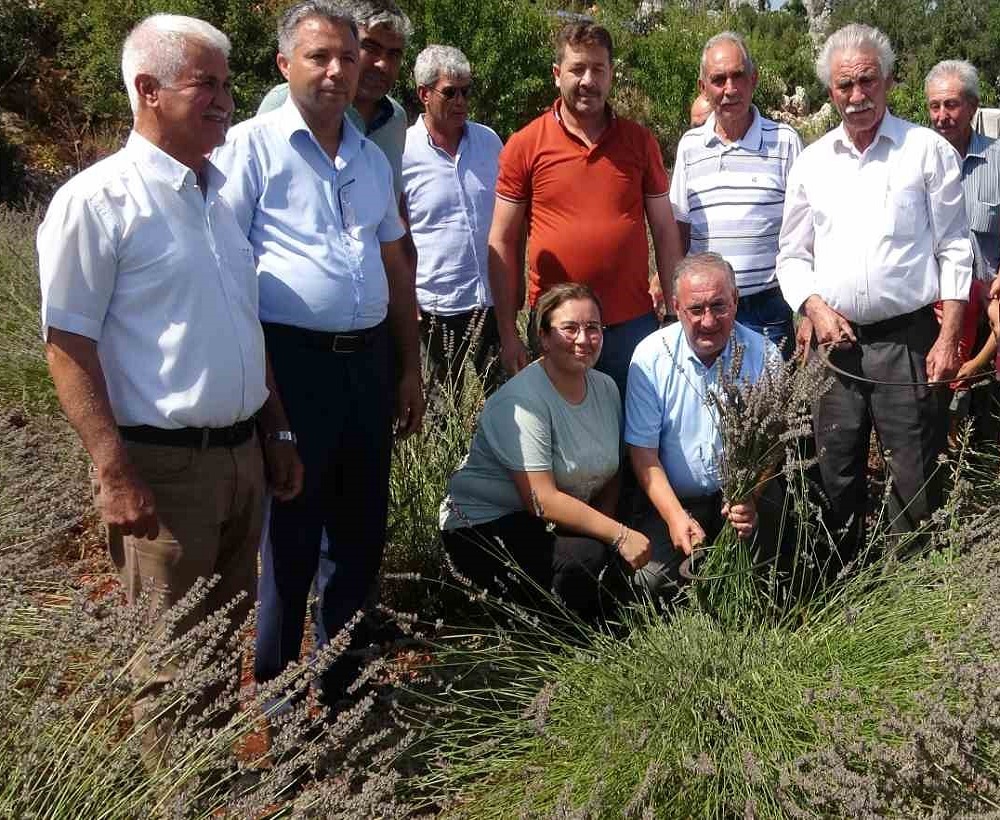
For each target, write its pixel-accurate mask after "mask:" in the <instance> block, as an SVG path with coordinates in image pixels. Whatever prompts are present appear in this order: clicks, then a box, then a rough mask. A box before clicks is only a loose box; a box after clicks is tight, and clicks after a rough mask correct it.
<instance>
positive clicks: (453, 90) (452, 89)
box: [428, 83, 472, 100]
mask: <svg viewBox="0 0 1000 820" xmlns="http://www.w3.org/2000/svg"><path fill="white" fill-rule="evenodd" d="M428 88H430V90H431V91H433V92H434V93H435V94H440V95H441V96H442V97H444V98H445V99H446V100H453V99H455V97H457V96H458V95H459V94H461V95H462V97H463V99H466V100H467V99H469V97H471V96H472V84H471V83H470V84H469V85H446V86H445V87H444V88H435V87H434V86H432V85H431V86H428Z"/></svg>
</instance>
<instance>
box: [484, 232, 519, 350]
mask: <svg viewBox="0 0 1000 820" xmlns="http://www.w3.org/2000/svg"><path fill="white" fill-rule="evenodd" d="M518 247H519V244H518V242H517V241H516V240H508V239H506V238H504V239H494V238H493V237H490V262H489V278H490V291H491V292H492V294H493V310H494V313H495V314H496V319H497V328H498V330H499V332H500V337H501V338H505V337H509V336H512V335H516V334H517V312H518V310H520V308H521V306H520V305H519V304H517V293H518V287H517V271H518V270H519V266H518Z"/></svg>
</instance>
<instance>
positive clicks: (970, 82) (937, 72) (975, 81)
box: [924, 60, 979, 105]
mask: <svg viewBox="0 0 1000 820" xmlns="http://www.w3.org/2000/svg"><path fill="white" fill-rule="evenodd" d="M946 77H954V78H955V79H957V80H958V81H959V82H960V83H961V84H962V93H963V94H965V98H966V99H967V100H970V101H971V102H974V103H975V104H976V105H979V72H978V71H976V67H975V66H974V65H973V64H972V63H970V62H969V61H968V60H942V61H941V62H940V63H938V64H937V65H936V66H934V68H932V69H931V70H930V71H928V72H927V77H926V78H925V79H924V94H926V93H927V90H928V89H929V88H930V85H931V83H935V82H937V81H938V80H943V79H945V78H946Z"/></svg>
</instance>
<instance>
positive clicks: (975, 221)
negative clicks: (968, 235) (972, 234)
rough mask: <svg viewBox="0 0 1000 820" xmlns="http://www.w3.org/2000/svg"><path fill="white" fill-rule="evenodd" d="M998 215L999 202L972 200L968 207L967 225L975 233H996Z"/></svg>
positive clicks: (999, 213) (999, 214) (999, 215)
mask: <svg viewBox="0 0 1000 820" xmlns="http://www.w3.org/2000/svg"><path fill="white" fill-rule="evenodd" d="M998 217H1000V203H996V202H973V203H972V207H971V208H970V209H969V227H970V228H972V230H974V231H976V233H984V234H989V235H990V236H992V235H994V234H996V233H997V222H998V221H1000V220H998Z"/></svg>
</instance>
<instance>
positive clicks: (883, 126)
mask: <svg viewBox="0 0 1000 820" xmlns="http://www.w3.org/2000/svg"><path fill="white" fill-rule="evenodd" d="M833 134H834V137H833V142H834V148H836V147H837V146H838V145H839V146H840V147H842V148H846V149H847V150H849V151H851V152H852V153H855V154H860V153H861V152H860V151H858V149H857V147H856V146H855V145H854V143H853V142H851V138H850V137H849V136H847V129H846V128H844V123H843V122H841V123H840V125H838V126H837V128H836V130H835V131H834V132H833ZM882 137H885V138H886V139H887V140H889V141H890V142H892V143H894V144H895V145H899V144H900V143H901V142H902V141H903V121H902V120H900V119H899V117H894V116H893V115H892V112H891V111H889V109H888V108H887V109H886V110H885V114H883V115H882V122H881V123H879V126H878V131H876V132H875V139H873V140H872V145H875V144H876V143H877V142H878V141H879V140H880V139H881V138H882ZM868 147H869V148H870V147H871V145H870V146H868Z"/></svg>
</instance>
